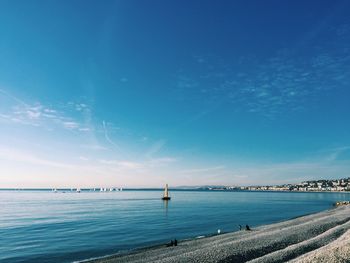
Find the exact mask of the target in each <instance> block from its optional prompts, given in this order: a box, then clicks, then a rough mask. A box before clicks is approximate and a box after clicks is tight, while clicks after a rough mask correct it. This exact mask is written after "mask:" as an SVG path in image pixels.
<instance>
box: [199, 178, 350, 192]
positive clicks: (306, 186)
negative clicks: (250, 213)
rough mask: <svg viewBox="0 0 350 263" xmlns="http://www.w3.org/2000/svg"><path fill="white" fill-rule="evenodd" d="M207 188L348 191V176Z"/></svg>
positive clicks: (349, 181) (349, 183) (349, 188)
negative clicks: (274, 183)
mask: <svg viewBox="0 0 350 263" xmlns="http://www.w3.org/2000/svg"><path fill="white" fill-rule="evenodd" d="M205 188H206V189H207V190H246V191H296V192H345V191H350V177H349V178H343V179H332V180H311V181H304V182H301V183H297V184H282V185H264V186H262V185H261V186H213V187H210V186H208V187H205Z"/></svg>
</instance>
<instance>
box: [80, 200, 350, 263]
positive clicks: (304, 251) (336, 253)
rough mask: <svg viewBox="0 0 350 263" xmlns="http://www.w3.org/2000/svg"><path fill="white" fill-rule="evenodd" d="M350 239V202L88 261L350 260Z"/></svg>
mask: <svg viewBox="0 0 350 263" xmlns="http://www.w3.org/2000/svg"><path fill="white" fill-rule="evenodd" d="M349 244H350V206H341V207H337V208H332V209H329V210H326V211H323V212H319V213H315V214H309V215H305V216H301V217H297V218H293V219H290V220H287V221H283V222H279V223H275V224H270V225H264V226H260V227H257V228H253V229H252V231H238V232H230V233H225V234H220V235H214V236H209V237H203V238H200V239H191V240H186V241H180V242H179V244H178V246H176V247H166V245H156V246H152V247H148V248H142V249H138V250H134V251H131V252H130V253H128V254H117V255H111V256H106V257H103V258H98V259H91V260H84V261H82V262H90V263H114V262H222V263H224V262H248V261H249V262H256V263H257V262H287V261H291V262H330V261H329V260H332V261H331V262H344V261H342V258H343V259H344V258H350V249H349ZM315 259H317V260H316V261H315ZM325 259H326V261H324V260H325Z"/></svg>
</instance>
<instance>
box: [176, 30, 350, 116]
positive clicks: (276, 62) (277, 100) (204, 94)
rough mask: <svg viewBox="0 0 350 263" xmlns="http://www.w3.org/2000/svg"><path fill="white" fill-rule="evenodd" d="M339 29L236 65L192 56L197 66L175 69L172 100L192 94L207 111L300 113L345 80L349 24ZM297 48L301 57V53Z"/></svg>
mask: <svg viewBox="0 0 350 263" xmlns="http://www.w3.org/2000/svg"><path fill="white" fill-rule="evenodd" d="M342 28H344V29H343V30H341V32H342V33H341V34H339V29H335V28H324V30H323V34H325V35H327V38H326V39H328V41H322V43H319V42H317V46H313V45H311V44H310V43H307V42H303V43H302V44H301V45H298V46H296V47H294V48H289V49H283V50H278V51H277V52H276V53H275V54H274V55H273V56H271V57H270V58H268V59H265V60H261V59H258V58H255V57H254V56H245V57H241V58H239V59H237V60H236V63H229V61H227V63H225V59H223V58H219V57H215V56H213V55H205V56H196V57H195V58H194V61H195V62H197V64H196V63H194V64H193V65H192V64H191V67H190V68H189V69H188V70H186V68H185V69H182V70H181V71H179V73H178V75H177V79H176V80H175V81H176V85H175V89H174V93H175V94H174V98H181V100H184V101H190V100H193V99H194V98H195V99H198V100H199V101H200V102H201V104H202V105H201V106H202V107H205V108H207V109H215V107H213V105H214V106H215V105H220V104H231V105H232V107H231V109H232V110H233V111H237V112H249V113H251V114H258V115H261V116H264V117H266V118H275V117H276V116H280V115H282V114H285V113H286V112H296V113H297V112H302V111H304V110H305V109H307V108H308V107H309V103H308V102H310V100H314V99H315V97H316V98H317V97H318V96H315V95H319V94H330V92H331V91H332V90H339V89H341V88H347V86H348V84H349V81H350V74H349V72H350V49H349V48H348V43H349V40H350V31H349V30H348V28H349V26H348V25H346V26H344V27H342ZM314 37H315V36H314ZM330 46H332V47H334V48H332V49H330V48H329V47H330ZM301 49H302V50H303V55H299V53H300V50H301ZM304 53H306V55H305V54H304ZM232 64H233V66H232ZM193 68H195V69H196V70H195V71H194V70H193Z"/></svg>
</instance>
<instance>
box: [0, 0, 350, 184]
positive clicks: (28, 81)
mask: <svg viewBox="0 0 350 263" xmlns="http://www.w3.org/2000/svg"><path fill="white" fill-rule="evenodd" d="M349 10H350V3H349V2H348V1H307V2H305V1H272V0H269V1H220V2H217V1H202V0H201V1H155V0H152V1H133V0H130V1H129V0H128V1H126V0H125V1H103V3H100V2H98V1H1V3H0V36H1V37H0V187H102V186H105V187H107V186H108V187H109V186H123V187H127V186H129V187H130V186H132V187H154V186H156V187H158V186H161V185H163V184H164V183H169V184H170V185H173V186H175V185H203V184H225V185H230V184H232V185H250V184H274V183H276V184H277V183H289V182H300V181H303V180H307V179H314V178H341V177H348V176H350V136H349V134H350V133H349V131H350V122H349V116H350V106H349V105H350V104H349V102H348V101H349V97H350V90H349V87H350V18H349V16H348V13H349Z"/></svg>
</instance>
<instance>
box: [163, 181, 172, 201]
mask: <svg viewBox="0 0 350 263" xmlns="http://www.w3.org/2000/svg"><path fill="white" fill-rule="evenodd" d="M162 200H170V196H169V191H168V184H166V185H165V188H164V195H163V197H162Z"/></svg>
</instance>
